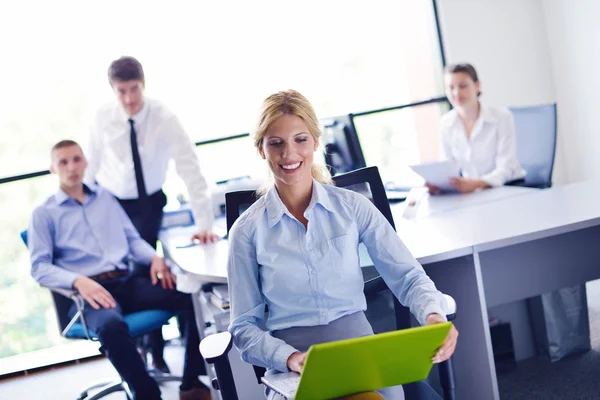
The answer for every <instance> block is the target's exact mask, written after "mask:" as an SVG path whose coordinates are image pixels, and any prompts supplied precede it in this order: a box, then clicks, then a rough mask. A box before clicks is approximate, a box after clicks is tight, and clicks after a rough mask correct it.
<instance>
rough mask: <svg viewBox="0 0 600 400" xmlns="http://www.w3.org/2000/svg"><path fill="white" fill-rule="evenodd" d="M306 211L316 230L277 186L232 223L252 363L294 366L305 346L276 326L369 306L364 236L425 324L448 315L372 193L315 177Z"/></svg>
mask: <svg viewBox="0 0 600 400" xmlns="http://www.w3.org/2000/svg"><path fill="white" fill-rule="evenodd" d="M304 216H305V217H306V219H307V220H308V221H309V222H308V229H305V228H304V225H302V223H300V222H299V221H298V220H297V219H296V218H295V217H293V216H292V215H291V213H290V212H289V211H288V210H287V209H286V207H285V206H284V204H283V203H282V201H281V199H280V198H279V195H278V193H277V190H275V188H274V187H273V188H271V189H270V190H269V192H268V193H267V194H266V195H265V196H263V197H262V198H260V199H259V200H258V201H256V202H255V203H254V204H253V205H252V206H251V207H250V208H249V209H248V210H247V211H246V212H245V213H244V214H242V215H241V216H240V218H239V219H238V220H237V221H236V223H235V224H234V226H233V227H232V229H231V232H230V234H229V261H228V266H227V274H228V279H229V291H230V300H231V325H230V326H229V331H230V332H231V333H232V334H233V336H234V342H235V345H236V346H237V348H238V349H239V350H240V353H241V355H242V359H243V360H244V361H246V362H249V363H252V364H255V365H259V366H263V367H266V368H269V369H271V368H272V369H276V370H278V371H287V366H286V363H287V359H288V358H289V356H290V355H291V354H292V353H293V352H295V351H297V350H296V349H295V348H293V347H292V346H290V345H288V344H286V343H285V342H283V341H282V340H279V339H277V338H274V337H273V336H272V335H271V334H270V333H269V332H271V331H274V330H279V329H286V328H291V327H299V326H314V325H325V324H328V323H329V322H331V321H334V320H336V319H338V318H340V317H342V316H344V315H348V314H352V313H355V312H358V311H361V310H366V308H367V302H366V299H365V296H364V293H363V288H364V282H363V275H362V272H361V269H360V262H359V253H358V245H359V243H361V242H362V243H364V244H365V246H366V248H367V250H368V252H369V255H370V257H371V259H372V260H373V262H374V264H375V267H376V268H377V270H378V271H379V273H380V274H381V276H382V277H383V279H384V280H385V282H386V284H387V285H388V287H389V288H390V289H391V290H392V292H393V293H394V295H395V296H396V297H397V298H398V299H399V300H400V302H401V303H402V304H404V305H407V306H409V307H410V310H411V312H412V313H413V314H414V315H415V316H416V317H417V319H418V320H419V322H420V323H421V324H424V323H425V321H426V318H427V315H429V314H431V313H438V314H440V315H442V316H444V315H446V313H445V309H446V300H445V299H444V297H443V295H442V293H440V292H439V291H437V289H436V288H435V285H434V284H433V282H432V281H431V279H429V277H428V276H427V275H426V274H425V271H423V268H422V267H421V265H419V263H418V262H417V261H416V260H415V258H414V257H413V256H412V255H411V254H410V252H409V251H408V249H407V248H406V246H405V245H404V243H402V241H401V240H400V237H399V236H398V234H397V233H396V232H395V231H394V229H393V228H392V227H391V225H390V224H389V222H388V221H387V220H386V219H385V217H384V216H383V215H382V214H381V213H380V212H379V210H378V209H377V208H376V207H375V206H374V205H373V204H372V203H371V202H370V201H369V199H367V198H366V197H365V196H363V195H361V194H358V193H355V192H352V191H350V190H346V189H341V188H337V187H334V186H331V185H321V184H319V183H318V182H316V181H314V180H313V190H312V197H311V200H310V203H309V205H308V207H307V209H306V212H305V213H304ZM265 304H266V305H268V307H269V313H268V318H266V316H265V313H264V309H265Z"/></svg>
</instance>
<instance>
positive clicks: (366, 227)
mask: <svg viewBox="0 0 600 400" xmlns="http://www.w3.org/2000/svg"><path fill="white" fill-rule="evenodd" d="M354 199H355V207H354V210H355V213H356V221H357V225H358V230H359V240H360V241H361V242H362V243H364V245H365V246H366V248H367V251H368V252H369V256H370V257H371V260H373V263H374V264H375V268H377V271H378V272H379V273H380V274H381V276H382V277H383V280H384V281H385V283H386V284H387V286H388V287H389V288H390V290H391V291H392V293H394V295H395V296H396V297H397V298H398V300H399V301H400V303H401V304H402V305H404V306H407V307H409V308H410V311H411V312H412V314H413V315H414V316H415V317H416V318H417V320H418V321H419V323H421V324H422V325H425V322H426V320H427V316H428V315H429V314H432V313H436V314H440V315H441V316H443V317H445V316H446V309H447V304H446V299H445V298H444V295H443V294H442V293H441V292H439V291H438V290H437V289H436V287H435V284H434V283H433V281H432V280H431V279H430V278H429V277H428V276H427V274H426V273H425V271H424V270H423V267H422V266H421V265H420V264H419V262H418V261H417V260H416V259H415V258H414V257H413V256H412V254H410V251H408V249H407V248H406V246H405V245H404V243H403V242H402V240H401V239H400V237H399V236H398V234H397V233H396V231H394V229H393V228H392V226H391V225H390V223H389V222H388V220H387V219H386V218H385V217H384V216H383V214H381V212H380V211H379V210H378V209H377V208H376V207H375V206H374V205H373V204H372V203H371V202H370V201H369V200H368V199H367V198H366V197H364V196H362V195H359V194H357V195H355V196H354Z"/></svg>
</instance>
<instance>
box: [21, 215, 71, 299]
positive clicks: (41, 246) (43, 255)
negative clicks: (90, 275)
mask: <svg viewBox="0 0 600 400" xmlns="http://www.w3.org/2000/svg"><path fill="white" fill-rule="evenodd" d="M27 247H28V249H29V255H30V257H31V276H32V277H33V279H35V280H36V281H37V282H38V283H39V284H40V285H42V286H46V287H56V288H63V289H72V288H73V282H74V281H75V279H77V278H78V277H79V276H80V274H78V273H75V272H72V271H68V270H66V269H64V268H61V267H59V266H56V265H54V264H53V263H52V260H53V254H54V225H53V222H52V219H51V218H50V216H49V215H48V214H47V211H46V210H44V209H43V208H37V209H35V211H34V212H33V215H32V217H31V223H30V225H29V230H28V231H27Z"/></svg>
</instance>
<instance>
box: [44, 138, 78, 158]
mask: <svg viewBox="0 0 600 400" xmlns="http://www.w3.org/2000/svg"><path fill="white" fill-rule="evenodd" d="M71 146H77V147H79V148H81V146H80V145H79V143H77V142H76V141H74V140H71V139H65V140H61V141H60V142H58V143H56V144H55V145H54V146H52V150H50V156H53V155H54V152H55V151H56V150H58V149H64V148H65V147H71Z"/></svg>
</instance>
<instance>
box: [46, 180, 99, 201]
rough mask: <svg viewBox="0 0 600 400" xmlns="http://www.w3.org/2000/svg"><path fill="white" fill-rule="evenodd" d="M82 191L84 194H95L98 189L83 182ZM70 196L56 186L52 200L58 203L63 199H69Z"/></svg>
mask: <svg viewBox="0 0 600 400" xmlns="http://www.w3.org/2000/svg"><path fill="white" fill-rule="evenodd" d="M83 191H84V192H85V194H96V192H97V191H98V188H97V187H96V186H94V185H90V186H88V185H86V184H85V183H84V184H83ZM70 198H71V197H70V196H69V195H68V194H67V193H66V192H65V191H64V190H63V189H62V188H61V187H59V188H58V191H57V192H56V193H55V194H54V200H56V203H57V204H58V205H61V204H63V203H64V202H65V201H67V200H69V199H70Z"/></svg>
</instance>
